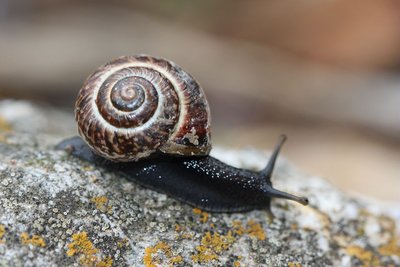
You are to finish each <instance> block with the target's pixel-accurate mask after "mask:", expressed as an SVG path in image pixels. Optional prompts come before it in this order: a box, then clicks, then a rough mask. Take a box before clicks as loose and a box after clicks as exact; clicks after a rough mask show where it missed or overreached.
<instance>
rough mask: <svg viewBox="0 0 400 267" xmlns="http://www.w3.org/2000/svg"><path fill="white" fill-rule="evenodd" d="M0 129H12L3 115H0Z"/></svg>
mask: <svg viewBox="0 0 400 267" xmlns="http://www.w3.org/2000/svg"><path fill="white" fill-rule="evenodd" d="M0 131H3V132H8V131H11V125H10V124H9V123H8V122H7V121H6V120H5V119H4V118H2V117H0Z"/></svg>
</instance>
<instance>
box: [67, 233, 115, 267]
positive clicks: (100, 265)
mask: <svg viewBox="0 0 400 267" xmlns="http://www.w3.org/2000/svg"><path fill="white" fill-rule="evenodd" d="M98 252H99V250H98V249H97V248H96V247H95V246H94V245H93V243H92V242H91V241H90V240H89V239H88V237H87V233H86V232H79V233H76V234H73V235H72V242H71V243H69V244H68V250H67V256H69V257H71V256H74V255H79V263H80V264H81V265H83V266H90V267H91V266H95V267H110V266H112V263H113V260H112V258H111V257H110V256H107V257H105V258H104V259H101V258H100V257H98V256H97V255H96V254H97V253H98Z"/></svg>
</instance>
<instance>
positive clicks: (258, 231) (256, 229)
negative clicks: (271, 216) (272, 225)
mask: <svg viewBox="0 0 400 267" xmlns="http://www.w3.org/2000/svg"><path fill="white" fill-rule="evenodd" d="M247 226H248V228H247V230H246V232H247V233H248V234H249V235H251V236H254V237H256V238H257V239H258V240H265V232H264V230H263V229H262V227H261V224H259V223H256V222H255V221H253V220H250V221H249V222H248V223H247Z"/></svg>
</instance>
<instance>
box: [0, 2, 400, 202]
mask: <svg viewBox="0 0 400 267" xmlns="http://www.w3.org/2000/svg"><path fill="white" fill-rule="evenodd" d="M139 53H146V54H151V55H156V56H161V57H165V58H168V59H171V60H173V61H175V62H176V63H178V64H179V65H181V66H182V67H183V68H184V69H186V70H187V71H188V72H190V73H191V74H192V75H193V76H195V77H196V78H197V79H198V80H199V82H200V83H201V84H202V86H203V87H204V89H205V91H206V93H207V96H208V98H209V101H210V105H211V109H212V117H213V139H214V140H213V143H214V144H216V145H222V146H227V147H232V148H243V147H246V146H251V147H256V148H260V149H264V150H268V149H271V148H272V147H273V146H274V143H275V140H276V139H277V136H278V135H279V134H280V133H286V134H287V135H288V136H289V142H288V144H287V146H286V147H285V149H284V155H285V156H286V157H287V158H288V159H289V160H290V161H291V162H293V163H294V164H295V165H297V166H298V167H299V168H300V169H302V170H304V171H306V172H307V173H311V174H315V175H320V176H323V177H325V178H327V179H328V180H330V181H331V182H332V183H334V184H336V185H338V186H339V187H340V188H342V189H344V190H346V191H349V192H355V193H361V194H365V195H369V196H373V197H377V198H380V199H384V200H400V193H399V188H400V116H399V115H400V108H399V106H400V105H399V104H400V1H399V0H381V1H375V0H354V1H351V2H349V1H345V0H332V1H309V0H307V1H306V0H299V1H288V0H286V1H284V0H282V1H228V0H202V1H189V0H179V1H178V0H173V1H163V0H158V1H134V0H119V1H118V0H117V1H99V0H97V1H71V0H68V1H67V0H58V1H56V0H25V1H18V0H0V98H15V99H28V100H32V101H35V102H36V103H39V104H40V105H55V106H58V107H61V108H63V109H65V110H67V111H68V112H70V113H71V114H72V112H73V103H74V98H75V96H76V93H77V91H78V89H79V87H80V85H81V83H82V81H83V80H84V79H85V77H86V76H87V75H88V74H90V73H91V72H92V71H93V70H94V69H96V68H97V67H98V66H99V65H101V64H103V63H105V62H107V61H109V60H110V59H112V58H114V57H117V56H121V55H128V54H139Z"/></svg>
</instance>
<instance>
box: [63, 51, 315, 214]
mask: <svg viewBox="0 0 400 267" xmlns="http://www.w3.org/2000/svg"><path fill="white" fill-rule="evenodd" d="M154 83H156V84H154ZM171 95H172V96H171ZM146 105H150V107H146ZM154 116H158V117H157V118H154ZM76 119H77V122H78V130H79V133H80V135H81V137H82V138H80V137H73V138H71V139H67V140H65V141H63V142H61V143H60V144H59V145H58V148H59V149H67V150H70V152H71V154H72V155H73V156H76V157H78V158H81V159H83V160H86V161H89V162H91V163H94V164H97V165H100V166H103V167H105V168H108V169H110V170H115V171H118V172H120V173H122V174H123V175H124V176H125V177H126V178H127V179H129V180H133V181H135V182H137V183H139V184H141V185H143V186H145V187H148V188H151V189H154V190H156V191H159V192H162V193H165V194H167V195H169V196H171V197H174V198H176V199H178V200H181V201H183V202H185V203H188V204H189V205H192V206H195V207H198V208H201V209H203V210H206V211H211V212H238V211H247V210H253V209H266V210H268V211H269V210H270V201H271V198H273V197H276V198H285V199H290V200H294V201H297V202H299V203H301V204H303V205H307V204H308V200H307V198H303V197H297V196H293V195H290V194H288V193H285V192H281V191H279V190H276V189H274V188H273V187H272V184H271V180H270V179H271V175H272V171H273V169H274V165H275V161H276V158H277V156H278V154H279V150H280V148H281V146H282V144H283V142H284V141H285V139H286V137H285V136H282V137H281V138H280V141H279V143H278V145H277V147H276V148H275V150H274V152H273V154H272V156H271V158H270V160H269V162H268V164H267V166H266V167H265V168H264V169H263V170H261V171H260V172H254V171H250V170H244V169H239V168H235V167H232V166H229V165H226V164H225V163H222V162H221V161H219V160H217V159H215V158H213V157H211V156H209V155H208V153H209V151H210V149H211V141H210V125H209V123H210V115H209V108H208V103H207V100H206V98H205V96H204V93H203V90H202V89H201V88H200V86H199V85H198V83H197V82H196V81H195V80H194V79H193V78H192V77H191V76H190V75H189V74H187V73H186V72H185V71H183V70H182V69H181V68H180V67H178V66H177V65H175V64H174V63H172V62H170V61H167V60H164V59H157V58H153V57H149V56H128V57H122V58H119V59H116V60H114V61H112V62H110V63H109V64H106V65H104V66H102V67H100V68H99V69H98V70H97V71H96V72H95V73H94V74H92V75H91V76H89V78H88V79H87V80H86V82H85V83H84V85H83V87H82V89H81V91H80V93H79V96H78V100H77V104H76ZM135 127H137V128H135ZM119 128H121V129H122V131H121V133H120V132H117V131H118V130H119ZM138 129H139V130H140V131H139V130H138Z"/></svg>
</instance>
